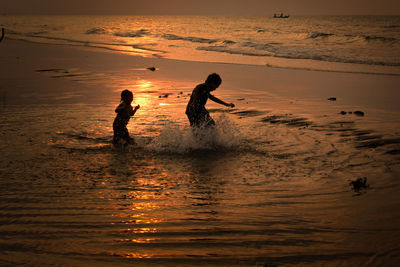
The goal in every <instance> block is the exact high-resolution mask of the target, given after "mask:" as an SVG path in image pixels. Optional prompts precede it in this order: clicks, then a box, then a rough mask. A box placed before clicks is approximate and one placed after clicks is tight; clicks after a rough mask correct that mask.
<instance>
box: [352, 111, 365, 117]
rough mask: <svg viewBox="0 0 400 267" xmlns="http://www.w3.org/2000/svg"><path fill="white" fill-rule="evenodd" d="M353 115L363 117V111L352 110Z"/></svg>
mask: <svg viewBox="0 0 400 267" xmlns="http://www.w3.org/2000/svg"><path fill="white" fill-rule="evenodd" d="M354 115H357V116H360V117H363V116H364V112H362V111H359V110H357V111H354Z"/></svg>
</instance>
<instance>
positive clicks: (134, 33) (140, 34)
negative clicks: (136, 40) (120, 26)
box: [114, 29, 150, 37]
mask: <svg viewBox="0 0 400 267" xmlns="http://www.w3.org/2000/svg"><path fill="white" fill-rule="evenodd" d="M149 33H150V32H149V30H146V29H140V30H138V31H128V32H114V36H118V37H143V36H144V35H147V34H149Z"/></svg>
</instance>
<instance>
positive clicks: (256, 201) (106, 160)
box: [0, 87, 400, 266]
mask: <svg viewBox="0 0 400 267" xmlns="http://www.w3.org/2000/svg"><path fill="white" fill-rule="evenodd" d="M149 89H151V91H149ZM165 93H168V96H167V97H165V96H166V95H165ZM216 95H218V96H219V97H221V98H222V99H236V100H235V103H241V105H237V106H239V108H235V109H225V108H221V107H220V106H215V105H211V104H208V108H209V110H210V112H211V115H212V116H213V117H214V118H215V119H216V122H217V125H218V127H217V129H215V130H212V131H203V132H200V133H197V136H201V137H202V139H201V140H200V141H199V140H198V139H196V135H194V134H193V132H192V131H191V130H190V129H189V127H188V123H187V121H186V118H185V115H184V114H183V110H184V107H185V105H186V103H187V101H188V96H187V95H185V93H183V92H182V93H181V91H180V90H178V89H168V90H167V91H166V90H165V88H162V89H160V88H157V87H152V88H144V89H143V92H140V91H138V92H137V93H136V94H135V100H134V102H136V103H139V104H141V105H142V108H141V109H140V110H139V111H138V113H137V114H136V115H135V117H134V118H133V119H132V120H131V122H130V124H129V131H130V132H131V134H132V135H133V136H134V138H135V140H136V142H137V146H132V147H128V148H125V149H122V148H114V147H113V146H112V145H111V144H110V142H111V139H112V121H113V116H114V114H113V110H114V108H115V106H116V104H117V103H107V104H106V105H92V104H69V105H67V104H64V105H63V104H60V105H51V104H45V105H27V106H17V105H16V106H11V105H3V106H1V113H0V116H1V122H2V124H1V129H2V130H1V132H0V133H1V140H2V142H1V143H0V145H1V151H2V161H1V165H0V173H1V176H2V179H1V180H0V216H1V217H0V218H1V219H0V220H1V224H0V236H1V241H0V242H1V243H0V244H1V252H0V254H1V260H0V262H1V264H4V265H22V264H28V265H43V264H45V265H53V264H54V265H67V266H71V265H72V266H97V265H102V266H103V265H110V266H115V265H118V266H120V265H132V264H141V265H160V264H161V265H167V266H176V265H188V266H194V265H207V266H223V265H225V266H235V265H245V266H248V265H250V266H255V265H263V264H265V265H267V266H277V265H291V264H299V265H332V266H337V265H345V266H346V265H372V266H382V265H384V266H395V265H396V263H398V262H399V250H400V247H399V244H398V240H399V238H400V229H399V225H400V224H399V219H400V216H399V210H398V204H399V200H400V199H399V197H398V192H397V191H398V190H399V186H400V183H399V180H398V177H399V176H398V174H399V163H400V158H399V151H400V137H399V130H398V129H399V127H398V125H399V124H398V123H399V122H398V116H397V115H396V114H395V115H393V117H390V116H391V115H390V114H386V113H377V112H375V113H371V112H370V113H367V114H368V116H364V117H359V116H356V115H355V114H347V115H341V114H338V110H340V109H339V107H338V106H337V105H336V104H334V103H331V102H329V101H327V102H328V103H329V105H328V104H327V103H325V102H323V103H321V102H312V101H308V102H305V100H288V99H285V98H279V97H272V96H270V95H267V94H266V93H263V92H260V91H246V92H245V91H241V92H237V91H229V90H221V91H218V92H217V93H216ZM266 107H268V108H266ZM340 108H343V107H340ZM353 111H354V110H353ZM367 112H368V111H367ZM382 118H385V119H382ZM388 126H390V127H388ZM393 129H394V130H393ZM197 138H198V137H197ZM363 177H367V179H368V180H367V181H368V184H369V185H370V186H369V188H365V189H361V190H360V191H358V192H356V191H355V190H353V188H352V187H351V186H350V185H349V182H350V181H354V180H356V179H358V178H363Z"/></svg>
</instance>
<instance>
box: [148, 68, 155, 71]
mask: <svg viewBox="0 0 400 267" xmlns="http://www.w3.org/2000/svg"><path fill="white" fill-rule="evenodd" d="M147 69H148V70H151V71H156V68H155V67H150V68H147Z"/></svg>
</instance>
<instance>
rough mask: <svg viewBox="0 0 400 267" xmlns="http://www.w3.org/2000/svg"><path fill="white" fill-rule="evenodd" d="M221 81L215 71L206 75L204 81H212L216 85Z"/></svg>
mask: <svg viewBox="0 0 400 267" xmlns="http://www.w3.org/2000/svg"><path fill="white" fill-rule="evenodd" d="M221 82H222V80H221V77H220V76H219V75H218V74H216V73H213V74H210V75H208V77H207V80H206V83H213V84H216V85H220V84H221Z"/></svg>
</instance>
